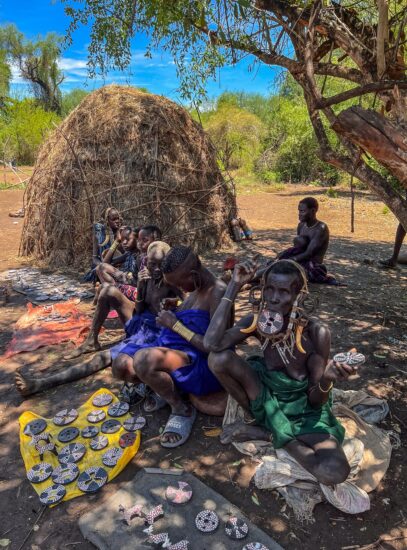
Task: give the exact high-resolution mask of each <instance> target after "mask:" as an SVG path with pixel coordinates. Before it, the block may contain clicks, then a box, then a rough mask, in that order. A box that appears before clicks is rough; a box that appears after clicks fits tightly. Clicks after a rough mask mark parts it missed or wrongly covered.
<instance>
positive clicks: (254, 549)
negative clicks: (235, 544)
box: [242, 542, 269, 550]
mask: <svg viewBox="0 0 407 550" xmlns="http://www.w3.org/2000/svg"><path fill="white" fill-rule="evenodd" d="M242 550H269V549H268V548H267V546H264V544H262V543H261V542H249V544H246V545H245V546H243V548H242Z"/></svg>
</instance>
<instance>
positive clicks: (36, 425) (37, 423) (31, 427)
mask: <svg viewBox="0 0 407 550" xmlns="http://www.w3.org/2000/svg"><path fill="white" fill-rule="evenodd" d="M46 427H47V423H46V422H45V420H44V419H43V418H38V420H31V422H29V423H28V424H26V426H25V428H24V433H25V435H38V434H40V433H41V432H43V431H44V430H45V428H46Z"/></svg>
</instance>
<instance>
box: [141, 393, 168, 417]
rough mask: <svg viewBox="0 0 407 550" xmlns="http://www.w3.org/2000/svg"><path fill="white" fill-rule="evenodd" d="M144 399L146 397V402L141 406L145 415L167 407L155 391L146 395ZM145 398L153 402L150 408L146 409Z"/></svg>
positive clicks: (165, 402)
mask: <svg viewBox="0 0 407 550" xmlns="http://www.w3.org/2000/svg"><path fill="white" fill-rule="evenodd" d="M145 397H146V400H145V401H144V404H143V410H144V412H146V413H152V412H155V411H159V410H160V409H162V408H164V407H165V405H167V401H166V400H165V399H164V398H163V397H161V395H158V393H155V391H151V392H150V393H146V395H145ZM147 398H148V399H151V401H153V406H152V407H151V408H146V403H147Z"/></svg>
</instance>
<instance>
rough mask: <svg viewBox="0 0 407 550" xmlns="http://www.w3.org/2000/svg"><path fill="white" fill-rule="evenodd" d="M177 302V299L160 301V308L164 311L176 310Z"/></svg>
mask: <svg viewBox="0 0 407 550" xmlns="http://www.w3.org/2000/svg"><path fill="white" fill-rule="evenodd" d="M178 302H179V298H164V300H161V308H162V309H163V310H165V311H168V310H171V309H176V308H177V306H178Z"/></svg>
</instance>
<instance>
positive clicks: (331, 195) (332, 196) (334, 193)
mask: <svg viewBox="0 0 407 550" xmlns="http://www.w3.org/2000/svg"><path fill="white" fill-rule="evenodd" d="M326 196H327V197H329V198H330V199H337V198H338V191H335V189H333V187H330V188H329V189H327V191H326Z"/></svg>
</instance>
